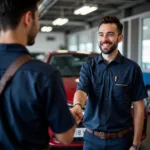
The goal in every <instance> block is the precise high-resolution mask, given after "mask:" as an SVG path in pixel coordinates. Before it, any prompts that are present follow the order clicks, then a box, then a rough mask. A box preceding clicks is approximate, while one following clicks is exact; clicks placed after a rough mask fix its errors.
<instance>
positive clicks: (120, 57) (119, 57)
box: [98, 51, 122, 63]
mask: <svg viewBox="0 0 150 150" xmlns="http://www.w3.org/2000/svg"><path fill="white" fill-rule="evenodd" d="M103 61H104V58H103V56H102V53H101V54H100V56H99V57H98V63H101V62H103ZM113 61H114V62H117V63H121V62H122V55H121V53H120V52H119V51H118V54H117V56H116V58H115V59H114V60H113Z"/></svg>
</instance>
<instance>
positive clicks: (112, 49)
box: [99, 39, 118, 54]
mask: <svg viewBox="0 0 150 150" xmlns="http://www.w3.org/2000/svg"><path fill="white" fill-rule="evenodd" d="M103 43H108V44H111V43H110V42H108V41H105V42H103ZM117 47H118V39H117V41H116V42H115V43H114V44H113V45H112V47H110V49H108V50H103V49H102V47H101V45H100V44H99V48H100V50H101V52H102V53H103V54H111V53H113V52H114V51H115V50H116V49H117Z"/></svg>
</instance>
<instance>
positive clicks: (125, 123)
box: [77, 52, 147, 132]
mask: <svg viewBox="0 0 150 150" xmlns="http://www.w3.org/2000/svg"><path fill="white" fill-rule="evenodd" d="M77 90H81V91H84V92H86V93H87V94H88V99H87V102H86V109H85V114H84V120H83V123H84V126H85V127H86V128H89V129H92V130H97V131H101V132H116V131H119V130H121V129H124V128H127V127H131V126H132V116H131V110H130V109H131V103H132V102H134V101H138V100H142V99H144V98H146V97H147V92H146V89H145V86H144V83H143V79H142V72H141V69H140V67H139V66H138V65H137V64H136V63H135V62H134V61H132V60H129V59H128V58H125V57H124V56H122V55H121V54H120V52H119V53H118V55H117V57H116V59H115V60H114V61H112V62H111V63H109V64H107V63H106V62H105V61H104V59H103V57H102V55H100V56H98V57H97V58H94V59H92V60H91V61H89V62H87V63H85V64H84V65H83V66H82V68H81V71H80V78H79V84H78V86H77Z"/></svg>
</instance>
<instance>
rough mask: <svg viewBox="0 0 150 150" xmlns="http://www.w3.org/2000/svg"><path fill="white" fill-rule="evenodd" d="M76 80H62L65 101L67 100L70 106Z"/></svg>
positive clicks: (74, 78) (72, 78)
mask: <svg viewBox="0 0 150 150" xmlns="http://www.w3.org/2000/svg"><path fill="white" fill-rule="evenodd" d="M77 80H78V78H77V77H65V78H63V83H64V87H65V91H66V94H67V100H68V103H70V104H72V103H73V97H74V93H75V91H76V87H77V84H78V82H77Z"/></svg>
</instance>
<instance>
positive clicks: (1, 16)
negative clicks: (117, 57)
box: [0, 0, 76, 150]
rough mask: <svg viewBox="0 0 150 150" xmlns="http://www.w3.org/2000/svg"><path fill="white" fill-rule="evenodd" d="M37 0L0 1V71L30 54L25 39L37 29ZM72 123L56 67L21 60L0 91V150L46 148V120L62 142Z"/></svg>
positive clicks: (29, 39)
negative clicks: (14, 72) (20, 65)
mask: <svg viewBox="0 0 150 150" xmlns="http://www.w3.org/2000/svg"><path fill="white" fill-rule="evenodd" d="M39 1H40V0H1V1H0V30H1V33H0V77H2V76H3V74H4V72H5V71H6V69H7V68H8V67H9V66H10V64H12V62H13V61H14V60H16V59H17V58H19V57H20V56H23V55H30V54H29V52H28V50H27V49H26V45H32V44H34V40H35V37H36V34H37V32H38V30H39V23H38V19H39V14H38V10H37V7H38V6H37V5H38V3H39ZM0 84H2V83H0ZM75 124H76V123H75V119H74V117H73V116H72V114H71V113H70V110H69V108H68V106H67V103H66V95H65V91H64V87H63V84H62V80H61V76H60V73H59V72H58V71H57V70H55V69H54V68H52V67H51V66H50V65H48V64H45V63H44V62H41V61H38V60H31V61H29V62H27V63H25V64H24V65H23V66H22V67H21V68H20V69H19V70H18V71H17V72H16V74H15V76H14V77H13V78H12V80H11V81H10V82H9V84H8V85H7V87H6V88H5V89H4V91H3V93H2V95H1V99H0V150H43V149H44V150H46V149H48V143H49V135H48V127H49V126H50V128H51V129H52V131H53V132H54V133H55V136H56V138H57V139H58V140H59V141H60V142H61V143H64V144H68V143H70V142H71V141H72V139H73V135H74V131H75V127H76V125H75Z"/></svg>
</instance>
